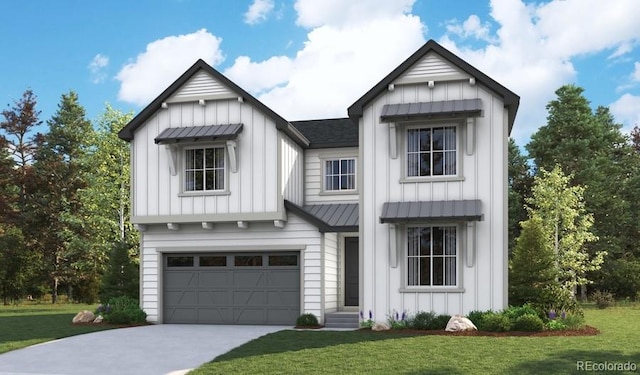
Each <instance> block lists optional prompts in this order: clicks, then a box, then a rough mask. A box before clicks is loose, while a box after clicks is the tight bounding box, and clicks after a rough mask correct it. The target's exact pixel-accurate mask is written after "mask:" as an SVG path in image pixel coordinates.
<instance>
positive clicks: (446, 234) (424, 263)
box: [407, 226, 458, 286]
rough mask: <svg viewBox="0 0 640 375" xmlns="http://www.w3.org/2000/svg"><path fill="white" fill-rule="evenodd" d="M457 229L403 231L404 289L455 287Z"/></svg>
mask: <svg viewBox="0 0 640 375" xmlns="http://www.w3.org/2000/svg"><path fill="white" fill-rule="evenodd" d="M456 234H457V227H456V226H421V227H409V228H407V239H408V246H407V285H408V286H456V285H457V263H458V261H457V246H456V244H457V239H456Z"/></svg>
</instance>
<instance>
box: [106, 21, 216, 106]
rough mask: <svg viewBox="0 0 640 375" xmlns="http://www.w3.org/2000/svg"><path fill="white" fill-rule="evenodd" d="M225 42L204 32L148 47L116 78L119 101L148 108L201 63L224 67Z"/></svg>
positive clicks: (170, 38) (160, 40)
mask: <svg viewBox="0 0 640 375" xmlns="http://www.w3.org/2000/svg"><path fill="white" fill-rule="evenodd" d="M221 42H222V39H221V38H218V37H216V36H215V35H213V34H211V33H209V32H207V30H205V29H201V30H199V31H196V32H194V33H191V34H185V35H178V36H169V37H166V38H163V39H159V40H156V41H153V42H151V43H149V44H147V48H146V50H145V51H144V52H143V53H141V54H139V55H138V56H137V57H136V59H135V61H132V62H130V63H128V64H126V65H124V66H123V67H122V69H121V70H120V72H119V73H118V74H117V75H116V79H117V80H118V81H120V91H119V92H118V99H119V100H123V101H125V102H130V103H134V104H137V105H144V104H148V103H149V102H150V101H151V100H153V99H154V98H155V97H156V96H158V93H160V92H162V91H163V90H164V89H165V88H167V87H168V86H169V85H170V84H171V83H172V82H173V81H175V80H176V79H177V78H178V77H179V76H180V75H181V74H182V73H184V71H185V70H187V69H188V68H189V67H190V66H191V65H193V63H195V62H196V60H197V59H199V58H201V59H203V60H204V61H206V62H207V63H209V64H210V65H217V64H219V63H221V62H222V61H223V60H224V55H223V54H222V51H221V50H220V43H221Z"/></svg>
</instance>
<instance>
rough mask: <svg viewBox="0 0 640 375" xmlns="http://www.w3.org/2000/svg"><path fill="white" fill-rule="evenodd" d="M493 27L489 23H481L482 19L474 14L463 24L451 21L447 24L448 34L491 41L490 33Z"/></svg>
mask: <svg viewBox="0 0 640 375" xmlns="http://www.w3.org/2000/svg"><path fill="white" fill-rule="evenodd" d="M490 31H491V25H490V24H489V22H484V23H482V22H480V17H478V16H477V15H475V14H472V15H470V16H469V18H467V19H466V20H465V21H464V22H463V23H462V24H460V23H458V22H457V21H451V22H448V24H447V32H449V33H452V34H455V35H458V36H459V37H462V38H468V37H474V38H476V39H480V40H485V41H491V39H490V37H489V32H490Z"/></svg>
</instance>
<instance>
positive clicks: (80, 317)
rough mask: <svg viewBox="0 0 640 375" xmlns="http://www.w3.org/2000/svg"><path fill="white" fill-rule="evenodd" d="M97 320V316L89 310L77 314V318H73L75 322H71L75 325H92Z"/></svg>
mask: <svg viewBox="0 0 640 375" xmlns="http://www.w3.org/2000/svg"><path fill="white" fill-rule="evenodd" d="M95 318H96V316H95V314H94V313H92V312H91V311H89V310H83V311H80V312H79V313H77V314H76V316H74V317H73V320H71V322H72V323H73V324H76V323H91V322H93V321H94V319H95Z"/></svg>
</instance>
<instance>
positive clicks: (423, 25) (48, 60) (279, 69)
mask: <svg viewBox="0 0 640 375" xmlns="http://www.w3.org/2000/svg"><path fill="white" fill-rule="evenodd" d="M0 11H1V12H2V13H3V14H4V15H5V17H4V18H3V22H2V23H0V35H1V36H2V37H3V41H4V43H3V47H2V53H1V54H0V71H1V72H2V73H1V74H0V105H1V106H2V108H6V106H7V105H10V104H12V103H13V101H14V100H16V99H19V98H20V97H21V95H22V93H23V92H24V90H26V89H28V88H30V89H32V90H33V91H34V92H35V94H36V95H37V96H38V108H39V109H40V110H41V111H42V114H41V119H42V120H43V121H45V122H46V120H48V119H49V118H50V117H51V115H52V114H53V113H54V112H55V110H56V108H57V104H58V102H59V100H60V96H61V95H62V94H63V93H66V92H68V91H69V90H74V91H76V92H77V93H78V95H79V98H80V103H81V104H82V105H83V106H84V107H85V108H86V110H87V115H88V118H89V119H91V120H93V119H95V118H96V117H97V116H98V115H99V114H100V113H101V112H102V111H103V110H104V106H105V103H107V102H108V103H110V104H111V105H112V106H113V107H114V108H116V109H119V110H122V111H125V112H126V111H134V112H136V113H137V112H139V111H140V110H141V109H142V108H144V106H145V105H146V104H147V103H149V102H150V101H151V100H152V99H153V98H154V97H155V96H157V95H158V94H159V93H160V92H161V91H162V90H163V89H164V88H166V87H167V86H168V85H169V84H170V83H171V82H172V81H173V80H175V79H176V78H177V77H178V76H179V75H180V74H181V73H182V72H183V71H184V70H185V69H187V68H188V67H189V66H190V65H191V64H193V62H195V60H196V59H198V58H203V59H204V60H205V61H207V62H208V63H210V64H212V65H213V66H214V67H215V68H216V69H218V70H219V71H221V72H222V73H223V74H225V75H227V76H228V77H229V78H230V79H232V80H233V81H235V82H236V83H238V84H239V85H240V86H242V87H244V88H245V89H247V90H248V91H250V92H251V93H253V94H254V95H255V96H257V97H258V99H260V100H262V101H263V102H264V103H265V104H267V105H268V106H269V107H271V108H272V109H274V110H275V111H276V112H278V113H279V114H281V115H282V116H284V117H285V118H287V119H289V120H299V119H312V118H323V117H341V116H346V109H347V107H348V106H349V105H350V104H352V103H353V102H354V101H355V100H356V99H358V98H359V97H360V96H361V95H362V94H364V92H366V91H367V90H368V89H369V88H370V87H371V86H373V85H374V84H375V83H377V82H378V81H379V80H380V79H381V78H382V77H384V76H385V75H386V74H387V73H388V72H389V71H391V70H392V69H393V68H394V67H395V66H397V65H398V64H399V63H400V62H401V61H402V60H404V59H405V58H406V57H408V56H409V55H410V54H411V53H412V52H413V51H415V50H416V49H417V48H419V47H420V45H422V43H424V42H425V41H426V40H428V39H435V40H436V41H438V42H439V43H441V44H443V45H444V46H445V47H446V48H448V49H450V50H451V51H452V52H454V53H456V54H458V55H460V56H461V57H462V58H463V59H465V60H467V61H468V62H469V63H471V64H472V65H474V66H476V67H477V68H478V69H480V70H482V71H483V72H485V73H487V74H488V75H490V76H492V77H493V78H495V79H496V80H498V81H499V82H500V83H502V84H503V85H505V86H507V87H508V88H510V89H511V90H512V91H514V92H516V93H517V94H519V95H520V96H521V107H520V111H519V113H518V118H517V120H516V125H515V127H514V131H513V133H512V135H513V136H514V137H515V138H516V140H517V141H518V143H520V144H524V143H526V141H527V140H528V137H529V136H530V135H531V133H532V132H534V131H535V130H536V129H537V128H538V127H539V126H541V125H543V124H544V123H545V118H546V110H545V105H546V103H547V102H548V101H549V100H551V99H553V97H554V91H555V90H556V89H557V88H558V87H559V86H560V85H562V84H566V83H575V84H577V85H579V86H582V87H583V88H585V96H586V97H587V98H588V99H589V100H590V101H591V103H592V105H594V106H595V105H606V106H609V107H610V108H611V109H612V111H613V113H614V115H615V117H616V120H617V121H618V122H619V123H621V124H623V126H624V128H625V129H626V130H628V129H630V128H632V127H633V125H634V124H640V26H638V23H637V20H636V18H637V17H636V16H637V15H638V14H640V1H637V0H609V1H601V0H554V1H544V2H531V1H521V0H492V1H478V0H457V1H447V2H444V1H435V0H323V1H318V0H295V1H294V0H287V1H279V0H233V1H232V0H228V1H224V0H217V1H210V0H154V1H151V0H143V1H140V0H136V1H125V0H110V1H103V2H85V1H79V0H77V1H71V0H67V1H55V2H54V1H48V0H31V1H10V2H3V3H2V5H0ZM6 15H10V16H9V17H6Z"/></svg>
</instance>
